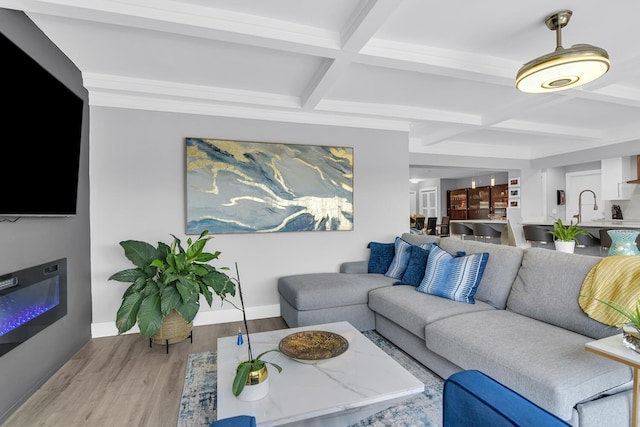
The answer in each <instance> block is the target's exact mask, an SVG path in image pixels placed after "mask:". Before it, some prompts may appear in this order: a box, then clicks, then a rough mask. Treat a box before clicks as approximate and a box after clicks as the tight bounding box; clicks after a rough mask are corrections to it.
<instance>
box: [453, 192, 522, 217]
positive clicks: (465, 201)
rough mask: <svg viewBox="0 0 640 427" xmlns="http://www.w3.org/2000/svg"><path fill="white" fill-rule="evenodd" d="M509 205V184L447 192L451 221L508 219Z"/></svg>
mask: <svg viewBox="0 0 640 427" xmlns="http://www.w3.org/2000/svg"><path fill="white" fill-rule="evenodd" d="M508 205H509V192H508V188H507V184H500V185H495V186H493V187H490V186H486V187H477V188H459V189H456V190H449V191H447V215H448V216H449V219H457V220H464V219H489V218H491V217H490V216H489V215H492V216H493V215H495V216H497V217H502V218H506V217H507V206H508Z"/></svg>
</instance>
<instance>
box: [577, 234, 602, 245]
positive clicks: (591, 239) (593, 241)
mask: <svg viewBox="0 0 640 427" xmlns="http://www.w3.org/2000/svg"><path fill="white" fill-rule="evenodd" d="M576 239H577V240H578V242H577V243H576V248H588V247H590V246H598V247H602V241H601V240H600V238H599V237H596V236H594V235H593V234H580V235H578V236H576Z"/></svg>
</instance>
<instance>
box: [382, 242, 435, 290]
mask: <svg viewBox="0 0 640 427" xmlns="http://www.w3.org/2000/svg"><path fill="white" fill-rule="evenodd" d="M394 245H395V256H394V257H393V260H392V261H391V265H389V269H388V270H387V272H386V273H385V274H384V275H385V276H387V277H393V278H394V279H398V280H400V279H402V276H403V275H404V272H405V271H406V270H407V266H408V265H409V260H410V259H411V247H412V246H414V245H412V244H410V243H409V242H407V241H405V240H404V239H402V238H401V237H396V240H395V242H394ZM430 246H431V243H423V244H421V245H418V247H420V248H423V249H429V247H430Z"/></svg>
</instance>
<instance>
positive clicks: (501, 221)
mask: <svg viewBox="0 0 640 427" xmlns="http://www.w3.org/2000/svg"><path fill="white" fill-rule="evenodd" d="M449 222H450V223H451V222H466V223H469V224H473V223H474V222H476V223H482V224H506V223H507V220H506V219H488V218H487V219H452V220H449Z"/></svg>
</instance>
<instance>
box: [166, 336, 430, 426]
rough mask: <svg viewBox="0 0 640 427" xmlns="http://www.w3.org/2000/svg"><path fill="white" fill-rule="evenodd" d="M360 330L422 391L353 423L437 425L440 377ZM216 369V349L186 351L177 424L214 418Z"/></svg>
mask: <svg viewBox="0 0 640 427" xmlns="http://www.w3.org/2000/svg"><path fill="white" fill-rule="evenodd" d="M363 334H364V335H365V336H366V337H367V338H369V339H370V340H371V341H372V342H374V343H375V344H376V345H377V346H378V347H380V348H381V349H382V350H384V351H385V352H386V353H387V354H389V355H391V356H392V357H393V358H394V359H395V360H396V361H398V363H400V364H401V365H402V366H403V367H404V368H405V369H407V370H408V371H409V372H411V373H412V374H413V375H414V376H415V377H416V378H418V379H419V380H421V381H422V382H424V385H425V391H424V393H422V394H420V395H417V396H415V397H412V398H410V399H407V400H405V401H404V402H402V403H400V404H397V405H395V406H392V407H390V408H388V409H386V410H384V411H381V412H378V413H377V414H375V415H373V416H371V417H369V418H367V419H364V420H362V421H360V422H359V423H357V424H355V425H354V426H353V427H365V426H371V427H383V426H392V427H440V426H441V425H442V385H443V381H442V379H441V378H440V377H438V376H437V375H436V374H434V373H433V372H431V371H430V370H428V369H427V368H425V367H424V366H422V365H421V364H420V363H419V362H417V361H416V360H415V359H413V358H412V357H411V356H409V355H408V354H406V353H405V352H403V351H402V350H400V349H398V348H397V347H396V346H395V345H393V344H391V343H390V342H389V341H387V340H386V339H384V338H383V337H381V336H380V335H379V334H378V333H376V332H375V331H366V332H363ZM216 369H217V361H216V353H215V352H205V353H192V354H190V355H189V357H188V359H187V368H186V374H185V378H184V388H183V390H182V398H181V401H180V413H179V414H178V426H177V427H207V426H209V424H210V423H212V422H213V421H214V420H215V419H216V392H217V389H216Z"/></svg>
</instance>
